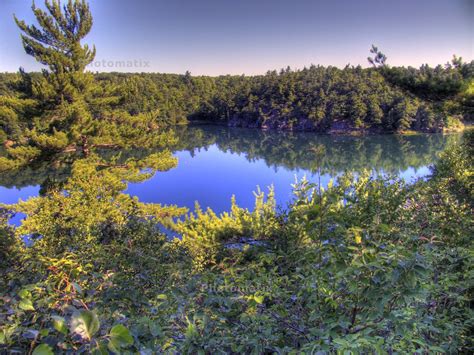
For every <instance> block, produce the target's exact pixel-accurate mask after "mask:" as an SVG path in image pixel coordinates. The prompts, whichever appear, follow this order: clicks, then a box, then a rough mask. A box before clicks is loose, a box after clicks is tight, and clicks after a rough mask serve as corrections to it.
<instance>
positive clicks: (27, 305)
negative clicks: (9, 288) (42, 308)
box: [18, 298, 35, 311]
mask: <svg viewBox="0 0 474 355" xmlns="http://www.w3.org/2000/svg"><path fill="white" fill-rule="evenodd" d="M18 307H20V309H22V310H24V311H34V310H35V307H33V302H32V301H31V300H30V299H26V298H25V299H22V300H21V301H20V303H19V304H18Z"/></svg>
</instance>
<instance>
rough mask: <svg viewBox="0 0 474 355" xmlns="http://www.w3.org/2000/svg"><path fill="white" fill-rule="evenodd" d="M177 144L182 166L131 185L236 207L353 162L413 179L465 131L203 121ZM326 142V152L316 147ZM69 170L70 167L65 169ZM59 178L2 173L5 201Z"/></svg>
mask: <svg viewBox="0 0 474 355" xmlns="http://www.w3.org/2000/svg"><path fill="white" fill-rule="evenodd" d="M175 131H176V135H177V136H178V138H179V143H178V144H177V146H176V147H175V148H174V150H175V156H176V157H177V158H178V161H179V162H178V166H177V167H176V168H174V169H172V170H170V171H167V172H160V173H157V174H155V176H154V177H152V178H151V179H149V180H147V181H145V182H142V183H132V184H129V187H128V189H127V193H129V194H131V195H135V196H138V197H139V199H140V200H141V201H143V202H159V203H164V204H176V205H179V206H186V207H189V208H190V209H191V210H192V209H194V204H195V201H199V203H200V205H201V206H202V207H204V208H206V207H211V208H212V209H213V210H214V211H216V212H222V211H224V210H228V209H229V206H230V199H231V196H232V195H233V194H234V195H235V196H236V199H237V203H238V204H239V205H240V206H242V207H247V208H250V209H251V208H253V205H254V195H253V191H255V190H256V188H257V186H260V187H261V188H262V189H263V190H266V188H267V187H268V186H270V185H273V186H274V188H275V193H276V197H277V201H278V203H279V204H280V205H281V206H283V207H284V206H285V205H286V204H287V203H288V202H289V201H290V200H291V197H292V194H291V184H293V183H294V182H295V178H302V177H303V176H306V177H307V178H308V179H310V180H314V181H316V179H317V173H315V171H317V167H318V166H321V172H322V176H321V181H322V183H323V184H324V185H325V184H327V182H328V181H329V180H330V179H331V178H333V177H335V176H337V175H338V174H341V173H342V172H344V171H345V170H353V171H361V170H363V169H369V170H371V171H372V172H373V173H374V174H380V173H383V174H395V175H397V176H401V177H403V178H404V179H406V180H408V181H413V180H414V179H417V178H421V177H423V176H426V175H427V174H429V166H430V165H431V164H433V162H435V160H436V158H437V155H438V154H439V153H440V152H441V151H442V150H444V149H445V148H446V146H447V145H448V144H457V142H458V141H459V139H460V137H459V135H444V136H443V135H437V134H435V135H433V134H432V135H415V136H395V135H379V136H378V135H377V136H368V137H342V136H324V135H316V134H313V133H284V132H269V131H259V130H251V129H238V128H225V127H215V126H198V127H182V128H177V129H176V130H175ZM321 146H322V147H324V155H323V156H322V157H321V158H318V157H317V155H316V154H315V150H316V149H318V147H321ZM65 175H67V174H65ZM52 179H56V180H57V179H58V176H57V172H56V173H55V176H54V177H52V176H50V174H49V170H48V169H38V170H35V169H31V171H27V172H24V173H22V174H21V176H14V177H12V176H7V175H4V176H1V177H0V202H3V203H14V202H16V201H18V199H20V198H21V199H27V198H28V197H30V196H36V195H38V194H39V192H40V186H42V185H44V184H47V182H48V181H50V180H52Z"/></svg>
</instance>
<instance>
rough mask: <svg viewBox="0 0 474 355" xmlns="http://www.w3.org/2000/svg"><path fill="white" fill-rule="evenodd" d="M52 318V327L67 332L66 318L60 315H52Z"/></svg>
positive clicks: (63, 332)
mask: <svg viewBox="0 0 474 355" xmlns="http://www.w3.org/2000/svg"><path fill="white" fill-rule="evenodd" d="M51 318H52V319H53V327H54V329H56V330H57V331H58V332H60V333H62V334H64V335H66V334H67V325H66V320H65V319H64V318H63V317H60V316H52V317H51Z"/></svg>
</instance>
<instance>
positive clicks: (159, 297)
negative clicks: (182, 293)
mask: <svg viewBox="0 0 474 355" xmlns="http://www.w3.org/2000/svg"><path fill="white" fill-rule="evenodd" d="M156 298H157V299H159V300H167V299H168V296H166V295H165V294H161V295H158V296H156Z"/></svg>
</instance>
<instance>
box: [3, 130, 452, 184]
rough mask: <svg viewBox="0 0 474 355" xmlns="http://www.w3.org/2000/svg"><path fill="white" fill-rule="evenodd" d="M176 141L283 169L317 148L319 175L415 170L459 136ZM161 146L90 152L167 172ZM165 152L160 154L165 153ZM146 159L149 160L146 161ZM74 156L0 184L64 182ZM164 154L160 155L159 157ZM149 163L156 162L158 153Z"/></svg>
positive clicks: (261, 134)
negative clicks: (320, 157) (320, 154)
mask: <svg viewBox="0 0 474 355" xmlns="http://www.w3.org/2000/svg"><path fill="white" fill-rule="evenodd" d="M175 132H176V136H177V138H178V143H176V144H175V145H173V147H172V150H175V151H177V150H187V151H190V152H191V154H193V152H194V151H195V150H197V149H200V148H207V147H209V146H210V145H212V144H216V145H217V147H218V148H219V149H221V150H224V151H230V152H233V153H239V154H242V155H244V156H245V157H246V158H247V159H248V160H249V161H254V160H256V159H263V160H264V161H265V162H266V163H267V165H269V166H272V167H284V168H287V169H308V170H311V169H315V168H316V163H317V162H316V158H315V156H314V154H315V153H314V151H315V149H316V148H317V147H319V146H323V147H324V151H325V155H324V158H323V160H322V161H321V170H322V172H323V173H329V174H336V173H338V172H341V171H343V170H353V171H360V170H362V169H373V170H376V171H381V170H383V171H385V172H389V173H399V172H400V171H403V170H406V169H407V168H409V167H413V168H420V167H422V166H425V165H428V164H430V163H431V162H433V160H434V159H435V158H436V154H437V153H438V152H439V151H441V150H443V149H444V148H445V147H446V146H447V145H448V144H451V143H453V141H455V140H457V139H458V138H459V136H458V135H448V136H443V135H438V134H431V135H414V136H397V135H384V136H367V137H349V136H326V135H316V134H314V133H292V132H276V131H261V130H253V129H239V128H227V127H216V126H196V127H192V126H191V127H177V128H176V129H175ZM162 150H163V146H162V147H161V148H155V149H153V148H149V149H148V148H143V149H128V150H127V149H106V150H102V151H100V150H98V151H96V152H95V153H96V154H97V156H98V157H99V159H100V162H101V163H100V164H98V168H100V166H101V165H103V166H109V165H113V166H122V167H123V168H124V169H125V170H126V169H128V168H130V167H131V168H132V170H135V171H137V170H140V169H145V168H151V170H154V171H156V170H167V169H169V168H170V167H172V166H173V162H171V161H167V162H166V164H165V165H166V166H161V167H160V166H156V164H155V163H154V159H153V157H154V156H155V155H156V153H158V152H160V151H162ZM165 155H166V154H165ZM150 157H151V159H150ZM77 159H80V157H79V156H77V155H74V154H73V155H63V156H59V157H55V159H54V160H44V161H37V162H34V163H32V164H29V165H26V166H24V167H22V168H20V169H17V170H11V171H3V172H2V173H1V174H0V185H1V186H5V187H17V188H21V187H25V186H31V185H40V186H41V188H42V190H47V189H49V188H50V187H52V186H58V185H59V184H62V183H63V182H65V181H66V180H67V179H68V177H69V176H70V173H71V164H72V162H74V161H75V160H77ZM166 160H167V158H165V161H166ZM155 161H159V162H162V161H163V155H162V156H161V157H160V159H155Z"/></svg>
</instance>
